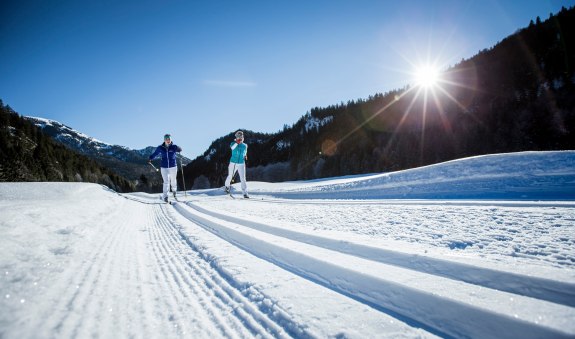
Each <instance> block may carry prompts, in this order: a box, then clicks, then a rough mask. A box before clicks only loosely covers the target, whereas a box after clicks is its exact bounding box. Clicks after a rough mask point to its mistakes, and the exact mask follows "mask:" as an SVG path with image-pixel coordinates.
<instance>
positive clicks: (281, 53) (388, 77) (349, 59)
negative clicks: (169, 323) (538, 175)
mask: <svg viewBox="0 0 575 339" xmlns="http://www.w3.org/2000/svg"><path fill="white" fill-rule="evenodd" d="M573 5H575V0H517V1H512V0H499V1H497V0H459V1H455V0H438V1H432V0H402V1H386V0H373V1H369V0H345V1H344V0H285V1H284V0H267V1H264V0H261V1H250V0H246V1H227V0H214V1H191V0H189V1H184V0H134V1H132V0H129V1H121V0H49V1H47V0H37V1H29V0H3V1H2V2H1V4H0V99H2V100H3V101H4V104H8V105H10V106H11V107H12V108H13V109H14V110H16V111H17V112H19V113H20V114H22V115H27V116H37V117H42V118H48V119H54V120H57V121H60V122H61V123H64V124H66V125H68V126H71V127H73V128H75V129H77V130H79V131H81V132H83V133H86V134H88V135H90V136H93V137H95V138H97V139H99V140H102V141H104V142H108V143H111V144H118V145H123V146H127V147H130V148H136V149H139V148H143V147H146V146H150V145H154V146H155V145H158V144H160V143H161V142H162V137H163V135H164V134H165V133H168V132H169V133H171V134H172V137H173V140H174V142H175V143H176V144H178V145H179V146H181V147H182V148H183V149H184V152H183V153H184V154H185V155H186V156H188V157H191V158H195V157H196V156H198V155H200V154H202V153H203V152H204V151H205V150H206V149H207V148H208V146H209V145H210V143H211V142H212V141H213V140H215V139H216V138H219V137H221V136H223V135H225V134H227V133H230V132H233V131H235V130H237V129H239V128H242V129H249V130H254V131H258V132H277V131H279V130H281V129H282V128H283V126H284V124H288V125H291V124H293V123H294V122H296V121H297V120H298V119H299V118H300V117H301V116H302V115H304V114H305V113H306V112H307V111H309V110H310V109H311V108H313V107H326V106H329V105H334V104H338V103H340V102H347V101H348V100H355V99H358V98H367V97H368V96H370V95H373V94H375V93H385V92H388V91H390V90H394V89H398V88H403V87H404V86H406V85H407V84H409V83H410V82H412V78H411V75H410V74H409V73H410V72H412V70H413V67H414V65H416V64H419V63H422V62H425V61H427V60H431V61H434V62H437V63H439V64H440V65H441V66H442V67H444V68H446V67H449V66H451V65H454V64H455V63H457V62H459V61H461V60H462V59H464V58H470V57H472V56H473V55H475V54H477V52H479V51H480V50H482V49H484V48H489V47H492V46H493V45H495V44H496V43H497V42H499V41H501V40H502V39H503V38H505V37H506V36H508V35H510V34H512V33H513V32H515V31H516V30H517V29H519V28H522V27H525V26H527V25H528V24H529V21H530V20H533V21H535V19H536V17H537V16H539V17H540V18H541V20H545V19H547V18H548V17H549V14H550V13H556V12H558V11H559V10H560V9H561V6H565V7H567V8H569V7H571V6H573Z"/></svg>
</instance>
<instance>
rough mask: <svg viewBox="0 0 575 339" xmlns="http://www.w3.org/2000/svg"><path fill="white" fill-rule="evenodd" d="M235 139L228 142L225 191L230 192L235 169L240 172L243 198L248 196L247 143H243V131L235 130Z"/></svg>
mask: <svg viewBox="0 0 575 339" xmlns="http://www.w3.org/2000/svg"><path fill="white" fill-rule="evenodd" d="M235 136H236V139H235V140H234V141H233V142H232V143H231V144H230V148H231V149H232V156H231V157H230V164H229V165H228V177H227V178H226V193H230V185H231V183H232V178H233V177H234V175H235V174H236V171H237V172H238V173H239V174H240V181H241V182H242V192H243V194H244V198H249V195H248V185H247V183H246V160H247V159H248V145H247V144H246V143H244V132H242V131H237V132H236V134H235Z"/></svg>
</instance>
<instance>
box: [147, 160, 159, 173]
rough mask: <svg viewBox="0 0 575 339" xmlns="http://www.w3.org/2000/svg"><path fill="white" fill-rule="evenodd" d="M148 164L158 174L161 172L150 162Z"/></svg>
mask: <svg viewBox="0 0 575 339" xmlns="http://www.w3.org/2000/svg"><path fill="white" fill-rule="evenodd" d="M148 164H150V166H152V167H153V168H154V169H155V170H156V172H157V171H159V170H158V169H157V168H156V166H154V164H152V163H151V162H149V163H148Z"/></svg>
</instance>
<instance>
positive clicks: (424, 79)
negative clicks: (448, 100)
mask: <svg viewBox="0 0 575 339" xmlns="http://www.w3.org/2000/svg"><path fill="white" fill-rule="evenodd" d="M440 74H441V73H440V72H439V69H438V68H437V67H435V66H433V65H423V66H419V67H418V68H416V70H415V72H414V73H413V75H414V81H415V84H416V85H417V86H420V87H424V88H432V87H435V86H436V85H437V83H438V82H439V81H440V80H441V75H440Z"/></svg>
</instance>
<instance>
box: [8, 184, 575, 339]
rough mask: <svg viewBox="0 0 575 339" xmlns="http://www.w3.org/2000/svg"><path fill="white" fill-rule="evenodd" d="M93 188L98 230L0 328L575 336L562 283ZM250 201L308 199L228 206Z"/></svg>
mask: <svg viewBox="0 0 575 339" xmlns="http://www.w3.org/2000/svg"><path fill="white" fill-rule="evenodd" d="M88 187H90V186H88ZM91 189H93V188H91ZM104 195H105V197H104V198H103V199H106V200H108V199H109V203H110V204H113V205H110V206H115V208H111V209H109V210H106V212H104V213H103V214H102V213H101V214H98V215H100V218H101V220H98V223H97V224H98V225H102V230H101V231H98V234H102V236H101V237H99V238H97V239H94V240H93V241H92V240H89V241H92V245H91V246H86V247H85V248H87V250H86V253H83V256H80V257H82V258H84V259H83V260H81V261H73V262H72V263H71V265H70V266H69V267H62V268H61V269H60V270H61V274H59V275H58V276H57V277H58V278H57V280H54V281H52V282H51V286H52V288H47V289H45V290H43V291H42V292H41V293H42V298H38V299H39V301H38V305H36V308H37V310H38V313H36V314H35V315H34V318H32V315H30V316H28V317H27V316H26V314H24V315H23V316H21V317H20V318H19V322H20V324H21V326H18V324H14V326H11V327H10V328H8V329H7V331H6V332H4V333H2V332H0V334H1V335H0V337H4V336H5V337H6V338H12V337H14V338H16V337H18V338H28V337H29V338H31V337H37V336H38V335H39V334H41V336H44V335H46V336H48V337H59V338H60V337H61V338H71V337H142V336H145V337H169V338H172V337H182V338H187V337H193V338H214V337H222V338H254V337H257V338H291V337H293V338H326V337H342V336H345V337H353V338H365V337H373V334H374V333H377V334H378V337H382V338H387V337H409V338H422V337H424V338H429V337H437V336H439V337H454V338H463V337H497V338H517V337H521V338H542V337H544V338H551V337H552V338H570V337H573V336H575V324H574V323H573V321H572V320H573V319H575V307H574V306H573V305H575V292H574V291H575V284H573V283H572V282H568V281H557V280H551V279H544V278H541V277H535V276H528V275H522V274H519V273H513V272H503V271H497V270H494V269H491V268H486V267H479V266H474V265H469V264H463V263H461V262H455V261H450V260H448V259H438V258H433V257H431V256H419V255H413V254H410V253H402V252H401V251H400V250H393V249H391V250H390V249H383V248H378V247H375V246H369V245H366V244H363V243H354V242H353V241H350V240H345V241H342V240H338V239H337V238H329V237H326V236H322V235H317V234H311V233H303V232H298V231H297V230H290V229H286V228H280V227H275V226H274V225H273V224H272V223H262V222H255V221H252V220H248V219H242V218H239V217H235V216H233V213H229V212H228V213H227V214H226V213H223V211H220V210H216V209H212V210H210V209H207V208H204V207H201V206H200V204H198V203H197V202H196V200H197V198H194V197H188V198H183V197H179V198H178V201H176V202H174V203H173V204H165V203H163V202H158V200H157V199H153V198H146V197H143V196H139V195H137V194H123V195H121V196H118V195H117V194H116V193H114V192H112V191H108V192H106V193H105V194H104ZM122 197H123V198H122ZM221 199H226V201H229V199H230V198H229V197H226V196H222V197H221ZM254 203H270V204H293V203H304V204H308V203H314V202H312V201H300V202H294V201H291V202H290V201H288V200H281V199H270V200H265V201H260V200H257V199H237V200H235V201H234V204H237V206H238V207H240V206H241V205H242V204H254ZM317 203H320V202H317ZM321 203H330V202H329V201H323V202H321ZM331 203H334V204H336V203H338V202H336V201H333V202H331ZM365 203H366V204H375V203H377V202H374V201H367V202H365ZM391 203H395V202H391ZM397 203H399V202H397ZM410 203H416V202H410ZM22 208H24V207H22ZM78 208H80V207H78ZM104 230H106V232H102V231H104ZM58 232H60V233H59V234H61V235H62V236H66V235H67V234H68V232H71V231H69V230H66V229H63V230H61V231H58ZM55 251H56V252H57V251H62V253H65V251H66V248H62V249H56V250H55ZM280 282H281V283H280ZM286 286H296V288H285V287H286ZM318 303H321V305H322V307H321V308H318V307H317V305H318ZM534 309H537V310H539V312H538V313H537V314H535V313H534V312H533V310H534ZM38 314H39V316H38ZM87 314H88V315H96V317H95V319H94V318H88V317H86V315H87ZM545 314H549V315H552V317H545V316H541V315H545ZM310 319H314V320H315V321H311V322H310ZM340 325H341V326H340Z"/></svg>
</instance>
